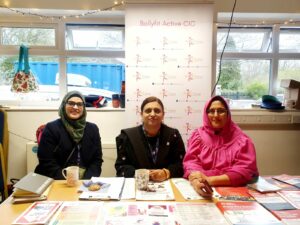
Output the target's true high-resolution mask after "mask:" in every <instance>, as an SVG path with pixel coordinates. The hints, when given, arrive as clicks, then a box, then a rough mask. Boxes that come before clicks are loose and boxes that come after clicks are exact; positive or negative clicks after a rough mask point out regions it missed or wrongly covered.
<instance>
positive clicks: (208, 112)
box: [207, 108, 227, 115]
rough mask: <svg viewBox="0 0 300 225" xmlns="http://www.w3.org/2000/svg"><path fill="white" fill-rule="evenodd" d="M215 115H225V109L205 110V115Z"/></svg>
mask: <svg viewBox="0 0 300 225" xmlns="http://www.w3.org/2000/svg"><path fill="white" fill-rule="evenodd" d="M215 113H217V114H218V115H224V114H225V113H227V110H226V109H222V108H220V109H208V110H207V114H209V115H215Z"/></svg>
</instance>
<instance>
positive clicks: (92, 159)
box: [35, 91, 103, 180]
mask: <svg viewBox="0 0 300 225" xmlns="http://www.w3.org/2000/svg"><path fill="white" fill-rule="evenodd" d="M86 114H87V113H86V108H85V101H84V97H83V96H82V94H81V93H80V92H78V91H71V92H69V93H67V94H66V95H65V97H64V98H63V100H62V102H61V105H60V107H59V116H60V118H59V119H56V120H54V121H52V122H49V123H47V124H46V127H45V129H44V130H43V133H42V136H41V140H40V144H39V147H38V154H37V155H38V159H39V164H38V165H37V167H36V169H35V172H36V173H39V174H42V175H45V176H48V177H52V178H54V179H57V180H61V179H64V177H63V176H62V169H63V168H65V167H68V166H79V168H80V169H79V179H90V178H91V177H92V176H94V177H98V176H100V174H101V165H102V162H103V160H102V148H101V138H100V134H99V129H98V127H97V125H96V124H94V123H90V122H87V121H86Z"/></svg>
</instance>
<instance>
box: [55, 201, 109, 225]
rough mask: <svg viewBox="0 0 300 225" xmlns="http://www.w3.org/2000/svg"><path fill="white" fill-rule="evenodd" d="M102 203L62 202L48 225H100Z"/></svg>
mask: <svg viewBox="0 0 300 225" xmlns="http://www.w3.org/2000/svg"><path fill="white" fill-rule="evenodd" d="M102 207H103V202H82V201H69V202H64V203H63V204H62V206H61V207H60V208H59V210H58V211H57V212H56V213H55V215H54V216H53V218H52V219H51V220H50V222H49V225H75V224H82V225H84V224H86V225H98V224H101V221H102V220H103V218H102V213H101V212H102Z"/></svg>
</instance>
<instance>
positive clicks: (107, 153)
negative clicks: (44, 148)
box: [26, 142, 117, 177]
mask: <svg viewBox="0 0 300 225" xmlns="http://www.w3.org/2000/svg"><path fill="white" fill-rule="evenodd" d="M102 152H103V163H102V173H101V177H114V176H116V170H115V161H116V157H117V152H116V145H115V144H111V143H102ZM26 153H27V154H26V155H27V160H26V162H27V163H26V166H27V173H29V172H33V171H34V169H35V167H36V165H37V164H38V159H37V143H36V142H28V143H27V144H26Z"/></svg>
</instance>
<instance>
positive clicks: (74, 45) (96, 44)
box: [66, 24, 124, 50]
mask: <svg viewBox="0 0 300 225" xmlns="http://www.w3.org/2000/svg"><path fill="white" fill-rule="evenodd" d="M66 43H67V49H69V50H75V49H76V50H86V49H90V50H97V49H115V50H120V49H121V50H122V49H124V26H103V25H102V26H101V25H76V24H67V42H66Z"/></svg>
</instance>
